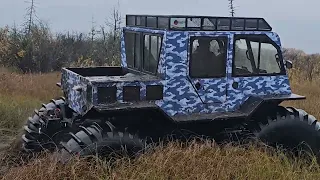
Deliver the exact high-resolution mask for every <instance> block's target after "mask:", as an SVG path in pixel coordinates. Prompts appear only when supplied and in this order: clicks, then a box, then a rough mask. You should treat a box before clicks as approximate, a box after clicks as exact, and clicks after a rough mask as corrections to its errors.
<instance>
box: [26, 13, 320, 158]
mask: <svg viewBox="0 0 320 180" xmlns="http://www.w3.org/2000/svg"><path fill="white" fill-rule="evenodd" d="M126 24H127V25H126V27H124V28H123V31H122V36H121V66H120V67H90V68H63V69H62V79H61V83H58V86H59V87H61V89H62V91H63V93H64V97H63V98H60V99H57V100H52V101H51V102H50V103H48V104H43V107H42V108H41V109H40V110H39V111H35V113H34V115H33V117H30V118H29V120H28V121H27V124H26V126H25V134H24V135H23V136H22V139H23V142H24V143H23V149H24V150H26V151H31V152H34V151H41V150H42V149H51V150H53V149H56V148H58V149H60V150H61V153H62V155H68V156H69V155H71V154H80V155H89V154H91V153H96V152H97V151H98V153H101V154H104V153H107V152H109V151H108V150H110V149H112V150H116V149H120V148H121V147H124V146H125V147H126V149H127V150H128V152H133V153H134V152H137V151H139V150H142V149H143V148H144V147H145V145H146V144H148V143H149V142H154V141H157V140H158V139H164V138H165V137H167V136H168V135H170V136H172V137H176V138H181V137H186V138H188V137H192V136H196V135H203V136H207V137H210V138H214V139H215V140H216V141H217V142H223V141H224V140H230V139H231V140H234V139H233V137H237V138H240V139H244V138H248V137H257V138H258V139H260V140H262V141H263V142H265V143H269V144H271V145H277V144H280V145H283V146H284V147H287V148H293V147H295V146H297V145H298V144H299V143H301V142H306V143H307V144H308V145H309V146H310V147H311V149H312V151H313V152H314V153H316V154H317V153H318V152H319V149H320V143H319V142H320V133H319V129H320V124H319V123H318V121H317V120H316V118H315V117H313V116H312V115H309V114H307V113H306V112H305V111H303V110H301V109H296V108H292V107H288V108H285V107H282V106H281V105H280V103H281V102H283V101H286V100H302V99H305V97H304V96H300V95H297V94H294V93H292V91H291V88H290V83H289V78H288V76H287V68H291V66H292V63H291V62H290V61H286V60H284V59H283V56H282V51H281V41H280V38H279V36H278V35H277V33H275V32H272V28H271V26H270V25H269V24H268V23H267V22H266V21H265V20H264V19H263V18H240V17H237V18H235V17H233V18H230V17H200V16H148V15H127V16H126ZM236 140H239V139H236Z"/></svg>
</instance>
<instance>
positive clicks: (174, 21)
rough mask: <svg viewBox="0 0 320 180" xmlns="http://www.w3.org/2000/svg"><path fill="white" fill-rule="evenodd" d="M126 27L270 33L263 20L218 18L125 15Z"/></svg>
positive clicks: (270, 28) (269, 28) (267, 25)
mask: <svg viewBox="0 0 320 180" xmlns="http://www.w3.org/2000/svg"><path fill="white" fill-rule="evenodd" d="M179 23H180V24H179ZM126 26H128V27H145V28H152V29H163V30H180V31H181V30H182V31H272V27H271V26H270V25H269V24H268V23H267V21H266V20H265V19H264V18H248V17H219V16H187V15H167V16H166V15H126Z"/></svg>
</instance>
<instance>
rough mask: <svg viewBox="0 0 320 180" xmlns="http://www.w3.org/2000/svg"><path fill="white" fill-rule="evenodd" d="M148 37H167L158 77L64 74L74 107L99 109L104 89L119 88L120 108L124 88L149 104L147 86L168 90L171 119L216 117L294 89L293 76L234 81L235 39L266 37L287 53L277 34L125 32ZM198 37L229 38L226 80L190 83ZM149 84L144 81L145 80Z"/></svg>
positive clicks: (167, 109) (164, 102) (165, 98)
mask: <svg viewBox="0 0 320 180" xmlns="http://www.w3.org/2000/svg"><path fill="white" fill-rule="evenodd" d="M126 30H129V31H135V32H145V33H151V34H161V35H162V38H163V41H162V45H161V51H160V59H159V62H158V63H159V64H158V70H157V76H152V75H145V76H146V77H144V78H141V77H142V76H143V75H137V74H130V75H128V76H127V75H125V76H122V77H121V78H118V77H117V76H116V77H108V76H105V77H102V76H99V77H81V76H80V75H77V74H76V73H74V72H72V71H70V70H68V69H63V76H62V85H63V89H64V90H65V91H66V92H67V94H68V102H69V104H70V107H71V108H72V109H74V110H75V111H76V112H78V113H80V114H85V113H86V112H87V111H88V110H86V111H85V110H84V108H83V106H87V107H89V108H90V107H92V106H95V105H98V104H97V103H98V96H97V88H98V87H110V86H116V87H117V101H118V103H127V102H124V101H123V93H122V91H123V87H124V86H140V97H141V101H145V97H146V86H147V85H163V86H164V89H163V100H157V101H155V102H154V103H155V104H156V105H157V106H159V108H161V109H162V110H163V111H164V112H165V113H166V114H167V115H169V116H175V115H189V114H192V113H215V112H227V111H228V112H230V111H235V110H237V109H238V108H239V106H240V105H241V104H243V103H244V102H245V101H246V100H247V99H248V98H249V97H250V96H265V95H289V94H291V88H290V83H289V78H288V76H287V75H279V76H254V77H233V76H232V63H233V42H234V35H235V34H265V35H267V36H268V37H269V38H270V39H271V40H272V41H274V42H275V43H276V44H277V45H278V46H279V47H280V49H281V41H280V37H279V36H278V35H277V34H276V33H275V32H255V31H250V32H248V31H246V32H214V31H212V32H210V31H205V32H199V31H190V32H188V31H164V30H152V29H147V28H138V27H125V28H124V31H126ZM192 36H212V37H215V36H225V37H227V38H228V46H227V47H228V50H227V58H226V65H227V66H226V76H225V77H223V78H206V79H205V78H190V76H189V61H190V58H189V57H190V52H189V47H190V37H192ZM121 66H122V67H124V68H126V67H127V63H126V54H125V41H124V33H123V32H122V34H121ZM141 79H143V80H141ZM197 82H200V83H201V84H203V88H202V89H200V90H197V89H195V87H194V86H195V84H196V83H197ZM234 82H238V83H239V88H237V89H234V88H233V87H232V84H233V83H234ZM87 84H91V85H92V86H93V90H92V99H91V102H92V103H90V104H89V103H88V102H87V97H86V94H87V92H86V88H85V86H86V85H87ZM74 86H83V87H84V90H83V91H82V93H79V92H76V91H75V90H72V89H73V88H74Z"/></svg>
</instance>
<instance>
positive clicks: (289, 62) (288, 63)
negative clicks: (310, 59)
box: [286, 60, 292, 69]
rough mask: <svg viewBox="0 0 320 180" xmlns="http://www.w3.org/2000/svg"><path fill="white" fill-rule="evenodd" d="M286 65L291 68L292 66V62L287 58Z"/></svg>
mask: <svg viewBox="0 0 320 180" xmlns="http://www.w3.org/2000/svg"><path fill="white" fill-rule="evenodd" d="M286 67H287V68H288V69H291V68H292V62H291V61H289V60H286Z"/></svg>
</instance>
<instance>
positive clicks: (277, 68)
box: [233, 35, 284, 76]
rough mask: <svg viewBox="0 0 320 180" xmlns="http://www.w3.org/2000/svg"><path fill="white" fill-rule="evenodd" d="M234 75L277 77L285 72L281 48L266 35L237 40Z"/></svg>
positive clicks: (237, 37) (239, 37)
mask: <svg viewBox="0 0 320 180" xmlns="http://www.w3.org/2000/svg"><path fill="white" fill-rule="evenodd" d="M235 39H236V40H235V43H234V48H235V53H234V70H233V71H234V75H238V76H239V75H242V76H243V75H251V76H255V75H272V74H274V75H276V74H282V73H283V72H284V69H283V62H282V56H280V51H279V47H278V46H277V45H276V44H275V43H274V42H273V41H272V40H271V39H269V38H268V37H267V36H266V35H246V36H243V35H238V36H236V38H235Z"/></svg>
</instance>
